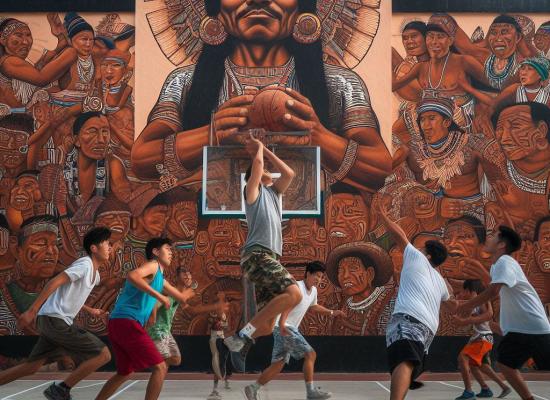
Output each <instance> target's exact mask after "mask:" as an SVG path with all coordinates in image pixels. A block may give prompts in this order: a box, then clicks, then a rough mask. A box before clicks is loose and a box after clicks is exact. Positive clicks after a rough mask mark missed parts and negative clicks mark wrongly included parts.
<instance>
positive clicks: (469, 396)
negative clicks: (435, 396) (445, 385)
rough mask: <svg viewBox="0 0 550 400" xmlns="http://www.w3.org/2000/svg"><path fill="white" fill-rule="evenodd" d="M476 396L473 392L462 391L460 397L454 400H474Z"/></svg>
mask: <svg viewBox="0 0 550 400" xmlns="http://www.w3.org/2000/svg"><path fill="white" fill-rule="evenodd" d="M475 398H476V394H475V393H474V392H471V391H469V390H464V392H462V394H461V395H460V396H458V397H457V398H455V400H466V399H475Z"/></svg>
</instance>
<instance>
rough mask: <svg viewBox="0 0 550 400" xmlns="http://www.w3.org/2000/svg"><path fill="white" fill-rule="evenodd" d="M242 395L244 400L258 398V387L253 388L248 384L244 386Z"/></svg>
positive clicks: (255, 399) (256, 399)
mask: <svg viewBox="0 0 550 400" xmlns="http://www.w3.org/2000/svg"><path fill="white" fill-rule="evenodd" d="M244 395H245V397H246V400H258V389H255V388H254V385H248V386H247V387H245V388H244Z"/></svg>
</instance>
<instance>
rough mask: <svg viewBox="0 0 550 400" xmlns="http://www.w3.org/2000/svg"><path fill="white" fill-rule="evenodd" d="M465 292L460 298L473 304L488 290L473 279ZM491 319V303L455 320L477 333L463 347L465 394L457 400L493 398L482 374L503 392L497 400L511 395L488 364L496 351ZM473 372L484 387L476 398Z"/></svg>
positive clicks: (462, 365)
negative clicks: (491, 355) (475, 299)
mask: <svg viewBox="0 0 550 400" xmlns="http://www.w3.org/2000/svg"><path fill="white" fill-rule="evenodd" d="M462 288H463V289H464V290H463V292H462V296H461V297H462V299H463V300H471V299H473V298H474V297H476V296H477V295H479V294H480V293H481V292H483V291H484V290H485V287H484V286H483V284H482V283H481V281H479V280H472V279H467V280H465V281H464V284H463V286H462ZM491 318H493V307H492V306H491V303H486V304H482V305H480V306H479V307H476V308H474V311H473V312H472V315H471V316H470V317H469V318H460V317H458V316H455V317H454V322H455V323H456V325H457V326H465V325H472V328H473V330H474V334H473V335H472V337H470V340H469V341H468V344H467V345H466V346H464V348H463V349H462V351H461V352H460V354H459V355H458V365H459V367H460V372H461V373H462V379H463V380H464V392H463V393H462V395H461V396H459V397H457V398H456V400H466V399H475V398H476V397H479V398H489V397H493V392H492V390H491V389H490V388H489V385H487V382H485V379H483V375H482V373H481V371H483V372H484V373H485V375H487V376H488V377H490V378H492V379H493V380H494V381H495V382H496V383H498V385H499V386H500V388H501V389H502V392H501V393H500V395H499V396H498V398H499V399H503V398H504V397H506V396H507V395H509V394H510V392H511V390H510V388H509V387H508V386H507V385H506V384H505V383H504V382H503V381H502V379H500V378H499V376H498V375H497V374H496V372H495V371H494V370H493V368H491V365H490V364H489V362H488V357H489V354H490V352H491V349H492V348H493V331H492V330H491V327H490V325H489V322H490V321H491ZM470 370H471V372H472V374H473V375H474V377H475V378H476V380H477V381H478V383H479V385H480V386H481V391H480V392H479V393H478V394H477V395H476V394H475V393H474V391H473V390H472V379H471V377H470Z"/></svg>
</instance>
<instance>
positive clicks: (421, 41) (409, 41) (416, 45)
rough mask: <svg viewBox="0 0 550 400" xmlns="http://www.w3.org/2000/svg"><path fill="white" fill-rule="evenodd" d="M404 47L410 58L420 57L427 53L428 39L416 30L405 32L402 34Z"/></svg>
mask: <svg viewBox="0 0 550 400" xmlns="http://www.w3.org/2000/svg"><path fill="white" fill-rule="evenodd" d="M401 40H402V41H403V47H405V51H406V52H407V55H408V56H420V55H422V54H424V53H426V51H427V50H426V38H425V37H424V35H422V34H421V33H420V32H418V31H417V30H415V29H407V30H404V31H403V33H402V34H401Z"/></svg>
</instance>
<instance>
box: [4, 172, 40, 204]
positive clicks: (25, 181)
mask: <svg viewBox="0 0 550 400" xmlns="http://www.w3.org/2000/svg"><path fill="white" fill-rule="evenodd" d="M40 199H42V193H41V192H40V187H39V186H38V179H36V177H34V176H22V177H21V178H19V179H18V180H17V182H16V183H15V185H14V187H13V188H12V189H11V192H10V206H12V207H13V208H15V209H16V210H17V211H23V210H29V209H32V207H33V206H34V203H35V202H37V201H39V200H40Z"/></svg>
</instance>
